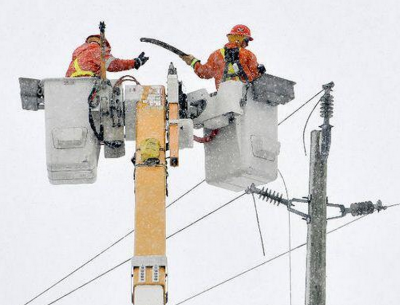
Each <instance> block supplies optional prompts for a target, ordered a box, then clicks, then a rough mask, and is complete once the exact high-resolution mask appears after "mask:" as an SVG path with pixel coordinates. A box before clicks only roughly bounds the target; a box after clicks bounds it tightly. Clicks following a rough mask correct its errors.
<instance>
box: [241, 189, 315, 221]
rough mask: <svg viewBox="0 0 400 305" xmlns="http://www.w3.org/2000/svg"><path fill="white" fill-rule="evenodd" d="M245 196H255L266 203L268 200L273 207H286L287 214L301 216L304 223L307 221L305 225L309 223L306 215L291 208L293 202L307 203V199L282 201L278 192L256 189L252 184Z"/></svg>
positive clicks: (281, 196) (281, 195)
mask: <svg viewBox="0 0 400 305" xmlns="http://www.w3.org/2000/svg"><path fill="white" fill-rule="evenodd" d="M245 192H246V194H253V195H254V194H257V195H258V198H259V199H262V200H264V201H266V202H268V200H269V201H270V203H273V204H274V205H275V204H276V205H280V204H283V205H285V206H286V208H287V209H288V211H289V212H292V213H294V214H296V215H299V216H301V217H302V218H303V219H304V220H305V221H307V223H309V222H310V216H309V215H308V214H306V213H303V212H301V211H299V210H296V209H294V208H292V207H293V206H295V205H294V204H293V203H294V202H299V203H309V200H308V199H298V198H292V199H290V200H289V199H284V198H283V194H280V193H278V192H275V191H273V190H270V189H268V188H264V187H263V188H261V189H259V188H257V187H256V186H255V184H254V183H252V184H251V185H250V186H249V187H248V188H247V189H246V191H245Z"/></svg>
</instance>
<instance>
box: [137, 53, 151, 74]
mask: <svg viewBox="0 0 400 305" xmlns="http://www.w3.org/2000/svg"><path fill="white" fill-rule="evenodd" d="M148 60H149V58H148V57H146V56H145V54H144V52H142V53H140V55H139V56H138V57H137V58H134V61H135V69H136V70H137V69H139V68H140V67H141V66H143V65H144V64H145V63H146V61H148Z"/></svg>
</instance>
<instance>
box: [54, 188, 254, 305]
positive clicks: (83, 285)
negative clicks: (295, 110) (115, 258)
mask: <svg viewBox="0 0 400 305" xmlns="http://www.w3.org/2000/svg"><path fill="white" fill-rule="evenodd" d="M243 195H246V193H243V194H241V195H239V196H237V197H236V198H233V199H232V200H230V201H228V202H227V203H225V204H223V205H222V206H220V207H219V208H217V209H215V210H213V211H211V212H210V213H208V214H206V215H204V216H202V217H200V218H199V219H197V220H196V221H194V222H192V223H191V224H189V225H187V226H186V227H184V228H182V229H180V230H178V231H177V232H175V233H173V234H171V235H169V236H168V237H167V239H169V238H171V237H173V236H175V235H176V234H178V233H180V232H182V231H184V230H186V229H187V228H189V227H191V226H192V225H194V224H195V223H197V222H199V221H200V220H203V219H204V218H206V217H208V216H210V215H212V214H214V213H215V212H217V211H218V210H220V209H222V208H223V207H226V206H227V205H229V204H230V203H232V202H234V201H235V200H237V199H239V198H240V197H242V196H243ZM131 259H132V258H129V259H127V260H125V261H123V262H120V263H119V264H118V265H116V266H114V267H112V268H111V269H108V270H107V271H105V272H103V273H101V274H100V275H98V276H96V277H94V278H92V279H91V280H89V281H87V282H85V283H84V284H82V285H80V286H78V287H77V288H75V289H73V290H71V291H69V292H67V293H66V294H64V295H62V296H61V297H59V298H57V299H55V300H54V301H52V302H50V303H48V304H47V305H51V304H54V303H56V302H57V301H59V300H61V299H63V298H64V297H66V296H68V295H70V294H72V293H74V292H75V291H77V290H79V289H81V288H83V287H85V286H86V285H88V284H90V283H92V282H94V281H96V280H97V279H99V278H101V277H102V276H104V275H106V274H107V273H109V272H111V271H113V270H115V269H117V268H118V267H120V266H122V265H124V264H126V263H127V262H128V261H130V260H131Z"/></svg>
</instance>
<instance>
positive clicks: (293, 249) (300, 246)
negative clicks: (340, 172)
mask: <svg viewBox="0 0 400 305" xmlns="http://www.w3.org/2000/svg"><path fill="white" fill-rule="evenodd" d="M244 194H245V193H244ZM244 194H242V195H241V196H243V195H244ZM241 196H239V197H241ZM398 205H400V204H395V205H392V206H398ZM224 206H226V205H224ZM389 207H390V206H389ZM365 216H367V215H364V216H361V217H359V218H356V219H354V220H352V221H349V222H348V223H345V224H343V225H341V226H339V227H337V228H335V229H333V230H331V231H329V232H327V234H330V233H333V232H335V231H337V230H340V229H342V228H344V227H346V226H348V225H350V224H352V223H354V222H356V221H358V220H360V219H362V218H364V217H365ZM202 218H204V217H202ZM306 244H307V243H303V244H300V245H298V246H296V247H294V248H292V250H290V251H285V252H283V253H281V254H278V255H276V256H274V257H272V258H270V259H268V260H266V261H264V262H262V263H260V264H258V265H256V266H254V267H251V268H249V269H247V270H245V271H242V272H240V273H238V274H236V275H234V276H232V277H230V278H228V279H226V280H224V281H222V282H220V283H218V284H216V285H214V286H211V287H209V288H207V289H205V290H203V291H202V292H199V293H197V294H195V295H193V296H191V297H189V298H187V299H185V300H183V301H181V302H179V303H176V304H175V305H180V304H182V303H185V302H187V301H189V300H191V299H194V298H195V297H197V296H200V295H202V294H204V293H206V292H208V291H210V290H212V289H214V288H216V287H218V286H221V285H223V284H225V283H228V282H230V281H232V280H234V279H236V278H238V277H240V276H242V275H244V274H246V273H249V272H250V271H253V270H255V269H257V268H259V267H261V266H264V265H266V264H268V263H270V262H272V261H274V260H276V259H278V258H280V257H282V256H284V255H286V254H288V253H289V252H293V251H295V250H298V249H300V248H302V247H304V246H305V245H306ZM130 260H131V258H129V259H127V260H125V261H123V262H121V263H119V264H118V265H115V266H114V267H112V268H111V269H108V270H107V271H105V272H103V273H102V274H100V275H98V276H96V277H94V278H92V279H91V280H89V281H87V282H85V283H84V284H82V285H80V286H79V287H77V288H75V289H73V290H71V291H69V292H68V293H66V294H64V295H62V296H61V297H59V298H57V299H56V300H54V301H52V302H50V303H48V304H47V305H52V304H54V303H56V302H57V301H59V300H61V299H63V298H64V297H66V296H68V295H70V294H72V293H73V292H75V291H77V290H79V289H81V288H83V287H85V286H86V285H88V284H90V283H92V282H94V281H96V280H97V279H99V278H101V277H102V276H104V275H106V274H107V273H109V272H111V271H113V270H115V269H117V268H118V267H120V266H122V265H124V264H126V263H127V262H129V261H130Z"/></svg>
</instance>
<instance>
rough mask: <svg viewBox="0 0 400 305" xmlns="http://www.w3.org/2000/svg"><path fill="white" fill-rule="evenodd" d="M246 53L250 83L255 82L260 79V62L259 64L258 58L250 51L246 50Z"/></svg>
mask: <svg viewBox="0 0 400 305" xmlns="http://www.w3.org/2000/svg"><path fill="white" fill-rule="evenodd" d="M244 51H245V52H246V54H245V61H246V62H245V65H244V66H246V67H248V68H249V71H248V73H247V74H248V78H249V81H250V82H251V81H253V80H254V79H256V78H258V77H259V76H260V72H259V69H258V66H259V65H258V62H257V57H256V56H255V55H254V54H253V53H252V52H251V51H249V50H244Z"/></svg>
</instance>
